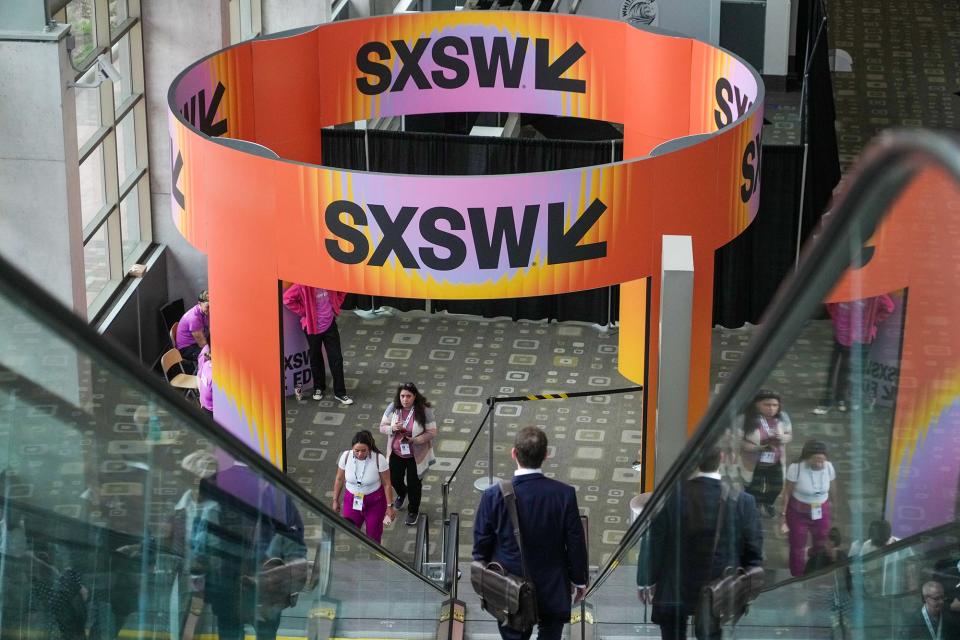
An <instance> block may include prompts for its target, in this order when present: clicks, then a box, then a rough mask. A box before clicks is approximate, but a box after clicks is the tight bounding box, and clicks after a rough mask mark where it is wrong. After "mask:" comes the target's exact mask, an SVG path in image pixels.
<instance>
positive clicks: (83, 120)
mask: <svg viewBox="0 0 960 640" xmlns="http://www.w3.org/2000/svg"><path fill="white" fill-rule="evenodd" d="M96 77H97V68H96V67H91V68H90V70H89V71H87V72H86V73H85V74H83V75H82V76H81V77H80V83H91V82H93V81H94V80H95V79H96ZM72 91H73V97H74V102H75V104H76V108H77V148H78V149H80V148H82V147H83V145H85V144H86V143H87V142H89V141H90V138H91V137H92V136H93V134H95V133H96V132H97V130H98V129H99V128H100V90H99V89H87V88H83V87H75V88H73V89H72Z"/></svg>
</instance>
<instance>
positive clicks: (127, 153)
mask: <svg viewBox="0 0 960 640" xmlns="http://www.w3.org/2000/svg"><path fill="white" fill-rule="evenodd" d="M140 106H142V105H140ZM138 108H139V106H138ZM135 111H136V109H131V110H130V113H128V114H127V115H126V116H124V118H123V120H121V121H120V122H118V123H117V169H118V171H117V175H118V176H119V178H120V184H123V183H124V182H126V181H127V179H128V178H129V177H130V176H131V175H133V174H134V173H136V171H137V140H136V121H135V120H134V118H135Z"/></svg>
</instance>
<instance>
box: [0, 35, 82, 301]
mask: <svg viewBox="0 0 960 640" xmlns="http://www.w3.org/2000/svg"><path fill="white" fill-rule="evenodd" d="M67 30H68V27H66V26H64V25H57V26H53V27H47V28H45V27H43V26H42V25H40V26H39V28H38V29H37V30H36V31H29V30H26V31H19V32H17V33H12V32H0V78H3V81H2V83H0V140H2V141H3V142H2V144H0V254H2V255H3V256H4V257H5V258H6V259H7V260H9V261H10V262H12V263H14V265H15V266H17V267H18V268H19V269H20V270H21V271H24V272H25V273H26V274H27V275H28V276H30V277H31V278H32V279H33V280H35V281H36V282H37V284H38V285H39V286H41V287H43V288H44V289H46V290H47V291H48V292H49V293H50V294H52V295H53V296H54V297H55V298H57V300H59V301H60V302H62V303H63V304H64V305H66V306H67V307H69V308H71V309H73V310H74V311H75V312H76V313H77V314H78V315H80V316H81V317H83V318H86V315H87V300H86V287H85V285H84V268H83V230H82V228H81V215H80V171H79V153H78V149H77V122H76V116H77V114H76V105H75V102H74V95H73V90H71V89H68V88H67V84H68V83H69V82H71V81H72V80H73V71H72V69H71V68H70V62H69V60H70V58H69V55H70V54H69V53H68V52H67V49H66V34H67Z"/></svg>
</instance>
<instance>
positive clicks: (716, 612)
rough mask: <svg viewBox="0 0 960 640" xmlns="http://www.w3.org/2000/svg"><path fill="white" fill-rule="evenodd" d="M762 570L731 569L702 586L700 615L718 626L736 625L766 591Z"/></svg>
mask: <svg viewBox="0 0 960 640" xmlns="http://www.w3.org/2000/svg"><path fill="white" fill-rule="evenodd" d="M763 581H764V575H763V568H761V567H747V568H743V567H740V568H738V569H736V570H734V569H733V568H728V569H727V570H726V571H725V572H724V575H723V576H722V577H720V578H717V579H716V580H714V581H713V582H711V583H709V584H707V585H706V586H704V587H703V589H702V590H701V592H700V601H699V603H698V605H697V616H698V617H700V618H702V619H704V620H706V619H710V620H712V621H713V622H714V623H715V624H729V623H733V624H736V623H737V621H738V620H739V619H740V618H741V617H742V616H743V614H745V613H746V612H747V606H748V605H749V604H750V603H751V602H753V601H754V600H756V599H757V596H758V595H760V589H762V588H763Z"/></svg>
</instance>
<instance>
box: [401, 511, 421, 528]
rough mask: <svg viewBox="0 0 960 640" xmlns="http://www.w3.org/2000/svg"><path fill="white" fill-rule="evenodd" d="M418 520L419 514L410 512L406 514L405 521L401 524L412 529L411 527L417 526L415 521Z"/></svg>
mask: <svg viewBox="0 0 960 640" xmlns="http://www.w3.org/2000/svg"><path fill="white" fill-rule="evenodd" d="M419 519H420V514H419V513H414V512H413V511H411V512H410V513H408V514H407V518H406V520H404V521H403V524H405V525H407V526H408V527H412V526H413V525H415V524H417V520H419Z"/></svg>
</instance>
